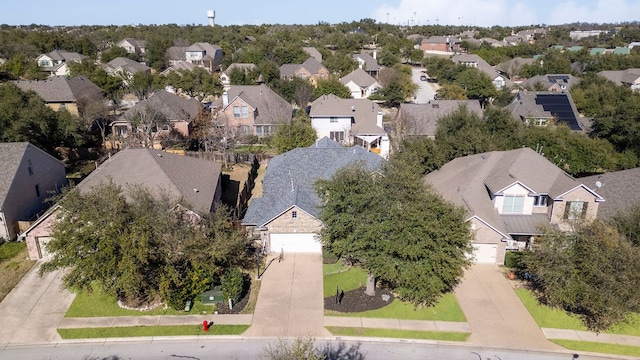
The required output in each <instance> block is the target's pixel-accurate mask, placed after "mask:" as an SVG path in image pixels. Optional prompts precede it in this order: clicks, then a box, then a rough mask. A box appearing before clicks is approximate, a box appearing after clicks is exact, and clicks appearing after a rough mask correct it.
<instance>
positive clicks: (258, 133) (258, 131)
mask: <svg viewBox="0 0 640 360" xmlns="http://www.w3.org/2000/svg"><path fill="white" fill-rule="evenodd" d="M256 135H258V136H261V135H262V126H260V125H258V126H256Z"/></svg>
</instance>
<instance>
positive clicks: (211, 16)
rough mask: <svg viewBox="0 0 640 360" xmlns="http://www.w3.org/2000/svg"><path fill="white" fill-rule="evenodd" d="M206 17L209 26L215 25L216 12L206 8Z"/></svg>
mask: <svg viewBox="0 0 640 360" xmlns="http://www.w3.org/2000/svg"><path fill="white" fill-rule="evenodd" d="M207 17H208V18H209V26H216V12H215V11H213V10H207Z"/></svg>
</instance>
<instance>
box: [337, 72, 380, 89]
mask: <svg viewBox="0 0 640 360" xmlns="http://www.w3.org/2000/svg"><path fill="white" fill-rule="evenodd" d="M367 69H368V68H367ZM350 81H353V83H354V84H356V85H358V86H360V87H361V88H368V87H369V86H371V85H373V84H375V83H377V82H378V81H377V80H376V79H374V78H373V76H371V75H369V74H367V72H366V71H364V70H362V69H360V68H357V69H355V70H353V71H352V72H350V73H349V74H347V75H345V76H343V77H341V78H340V82H341V83H342V84H343V85H347V84H348V83H349V82H350Z"/></svg>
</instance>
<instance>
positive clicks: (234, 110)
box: [233, 106, 240, 118]
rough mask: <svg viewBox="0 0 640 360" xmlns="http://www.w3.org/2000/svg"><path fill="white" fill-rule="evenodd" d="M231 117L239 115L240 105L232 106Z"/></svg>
mask: <svg viewBox="0 0 640 360" xmlns="http://www.w3.org/2000/svg"><path fill="white" fill-rule="evenodd" d="M233 117H237V118H239V117H240V106H234V107H233Z"/></svg>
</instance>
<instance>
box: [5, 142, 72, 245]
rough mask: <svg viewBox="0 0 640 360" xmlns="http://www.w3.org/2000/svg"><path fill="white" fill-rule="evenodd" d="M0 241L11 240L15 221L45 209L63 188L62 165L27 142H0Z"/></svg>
mask: <svg viewBox="0 0 640 360" xmlns="http://www.w3.org/2000/svg"><path fill="white" fill-rule="evenodd" d="M0 168H2V171H0V242H2V240H5V241H7V240H14V239H15V238H16V236H17V235H18V233H19V230H20V227H19V222H23V223H28V222H29V221H30V220H33V219H34V218H35V217H36V216H37V215H38V214H40V213H41V212H42V211H43V210H45V209H46V208H47V207H48V202H47V199H48V198H50V197H51V196H53V195H54V194H57V193H58V192H59V191H60V190H61V189H62V188H63V187H64V186H66V185H67V177H66V173H65V168H64V164H63V163H62V162H60V161H59V160H58V159H56V158H54V157H53V156H51V155H49V154H47V153H46V152H44V151H43V150H41V149H39V148H38V147H36V146H34V145H32V144H30V143H28V142H15V143H0Z"/></svg>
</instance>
